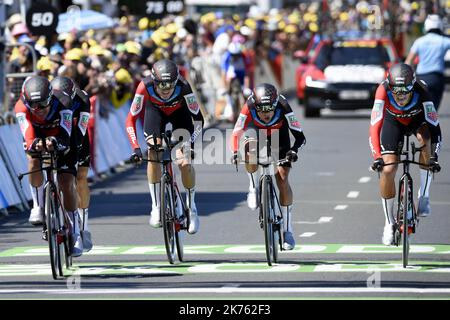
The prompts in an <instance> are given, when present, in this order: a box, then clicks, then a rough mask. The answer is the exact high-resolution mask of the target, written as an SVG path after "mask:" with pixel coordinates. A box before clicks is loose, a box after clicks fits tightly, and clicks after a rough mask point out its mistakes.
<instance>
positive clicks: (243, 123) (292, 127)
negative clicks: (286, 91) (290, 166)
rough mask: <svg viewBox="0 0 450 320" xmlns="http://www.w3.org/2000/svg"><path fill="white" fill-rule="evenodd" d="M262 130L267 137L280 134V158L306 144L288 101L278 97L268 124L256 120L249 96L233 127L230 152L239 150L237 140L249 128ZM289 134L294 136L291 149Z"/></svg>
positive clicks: (253, 106)
mask: <svg viewBox="0 0 450 320" xmlns="http://www.w3.org/2000/svg"><path fill="white" fill-rule="evenodd" d="M249 127H252V128H255V129H262V130H264V132H265V134H266V135H267V136H270V135H272V134H273V133H274V132H275V131H278V132H279V133H280V149H281V150H280V158H284V157H285V155H286V152H287V151H289V150H293V151H295V152H298V149H299V148H301V147H303V145H304V144H305V143H306V139H305V135H304V134H303V130H302V128H301V126H300V122H299V121H298V120H297V117H296V116H295V114H294V112H293V111H292V109H291V106H290V105H289V103H288V101H287V100H286V98H285V97H283V96H282V95H279V96H278V102H277V105H276V108H275V113H274V116H273V118H272V120H271V121H270V122H269V123H265V122H263V121H261V120H260V119H259V118H258V114H257V111H256V108H255V105H254V102H253V100H252V97H251V96H250V97H249V98H248V99H247V102H246V103H245V104H244V106H243V107H242V110H241V113H240V115H239V118H238V120H237V121H236V124H235V126H234V130H233V134H232V137H231V150H232V151H233V152H237V151H238V150H239V139H240V138H241V136H242V134H243V133H244V132H245V131H246V130H247V129H248V128H249ZM289 132H291V134H292V135H293V136H294V138H295V142H294V145H293V146H292V147H291V142H290V138H289Z"/></svg>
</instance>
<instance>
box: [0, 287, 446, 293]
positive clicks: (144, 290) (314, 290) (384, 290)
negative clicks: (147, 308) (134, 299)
mask: <svg viewBox="0 0 450 320" xmlns="http://www.w3.org/2000/svg"><path fill="white" fill-rule="evenodd" d="M27 293H33V294H63V295H64V294H68V295H86V294H95V295H101V294H161V293H167V294H179V293H220V294H231V293H234V294H240V293H412V294H445V293H450V289H448V288H371V287H367V288H363V287H361V288H334V287H321V288H314V287H305V288H291V287H282V288H271V287H261V288H242V287H238V288H235V287H220V288H161V289H159V288H136V289H83V288H79V289H0V294H27Z"/></svg>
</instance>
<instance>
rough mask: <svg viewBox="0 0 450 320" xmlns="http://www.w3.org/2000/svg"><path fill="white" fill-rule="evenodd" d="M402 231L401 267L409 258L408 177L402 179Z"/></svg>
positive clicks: (406, 263)
mask: <svg viewBox="0 0 450 320" xmlns="http://www.w3.org/2000/svg"><path fill="white" fill-rule="evenodd" d="M403 188H404V189H403V199H402V202H403V233H402V262H403V268H406V267H407V266H408V258H409V232H408V231H409V230H408V206H409V178H408V176H405V177H404V179H403Z"/></svg>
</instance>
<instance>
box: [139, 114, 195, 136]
mask: <svg viewBox="0 0 450 320" xmlns="http://www.w3.org/2000/svg"><path fill="white" fill-rule="evenodd" d="M168 123H171V124H172V132H175V130H177V129H184V130H187V131H188V132H189V136H191V135H192V134H193V133H194V124H193V122H192V116H191V113H190V112H189V110H188V109H187V108H180V109H178V110H176V111H175V112H173V113H172V114H171V115H170V116H167V115H166V114H164V113H163V112H162V111H161V110H160V109H159V108H156V107H154V106H150V107H147V108H146V109H145V118H144V137H146V138H147V137H152V136H154V137H157V138H160V137H161V133H164V132H165V128H166V125H167V124H168ZM175 134H176V133H175Z"/></svg>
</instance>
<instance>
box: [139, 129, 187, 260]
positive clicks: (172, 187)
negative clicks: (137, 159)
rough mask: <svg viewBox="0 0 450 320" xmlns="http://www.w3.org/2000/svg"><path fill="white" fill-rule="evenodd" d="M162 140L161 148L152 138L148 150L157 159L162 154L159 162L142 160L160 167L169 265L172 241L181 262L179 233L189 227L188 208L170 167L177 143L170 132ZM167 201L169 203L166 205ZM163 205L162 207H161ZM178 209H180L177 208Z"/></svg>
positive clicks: (171, 254) (173, 253) (162, 212)
mask: <svg viewBox="0 0 450 320" xmlns="http://www.w3.org/2000/svg"><path fill="white" fill-rule="evenodd" d="M162 139H163V141H164V143H165V146H164V147H162V146H161V145H158V144H157V143H156V138H154V144H153V145H152V146H150V148H151V149H152V150H154V151H156V153H157V158H159V155H160V154H162V157H161V160H159V159H158V160H149V159H144V160H146V161H148V162H155V163H159V164H161V165H162V174H161V180H160V181H161V211H160V214H161V221H162V223H163V231H164V242H165V246H166V252H167V257H168V259H169V262H170V263H171V264H173V263H174V255H175V251H174V250H175V248H174V245H175V243H174V241H175V242H176V247H177V254H178V259H179V260H180V261H183V245H182V240H181V238H180V236H181V235H180V234H179V232H180V231H181V230H187V229H188V226H189V222H190V221H189V214H187V211H188V208H187V205H186V204H185V202H184V201H183V199H182V197H181V194H180V191H179V189H178V185H177V182H176V177H175V172H174V170H173V167H172V163H173V160H174V159H173V158H172V150H173V148H174V147H175V145H176V144H177V143H178V142H177V143H173V142H171V131H167V132H166V133H163V134H162ZM166 186H169V189H168V190H167V191H168V198H167V199H166V198H165V196H166V190H165V188H166ZM167 200H168V202H169V203H167V204H166V201H167ZM163 204H164V205H163ZM177 205H181V215H178V212H177V210H176V207H177ZM167 209H169V211H170V212H169V214H167V212H166V210H167ZM178 209H180V208H178Z"/></svg>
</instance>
